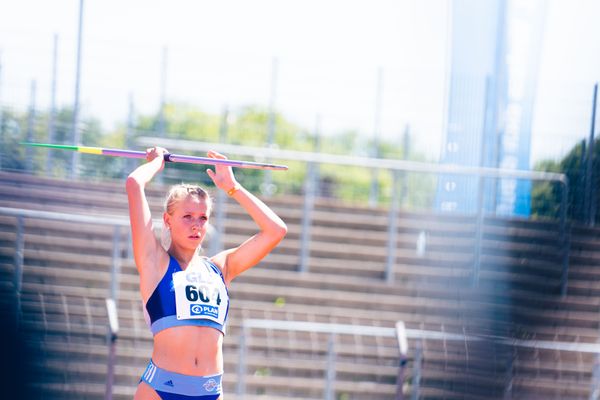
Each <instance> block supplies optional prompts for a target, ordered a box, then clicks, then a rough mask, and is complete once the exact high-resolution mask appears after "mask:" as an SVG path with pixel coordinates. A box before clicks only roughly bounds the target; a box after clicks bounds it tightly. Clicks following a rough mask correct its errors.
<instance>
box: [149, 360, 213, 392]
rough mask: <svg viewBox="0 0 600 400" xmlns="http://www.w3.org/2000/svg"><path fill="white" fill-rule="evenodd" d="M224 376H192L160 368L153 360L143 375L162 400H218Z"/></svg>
mask: <svg viewBox="0 0 600 400" xmlns="http://www.w3.org/2000/svg"><path fill="white" fill-rule="evenodd" d="M222 378H223V375H222V374H217V375H211V376H192V375H184V374H178V373H176V372H171V371H167V370H164V369H161V368H158V367H157V366H156V365H154V363H153V362H152V360H150V362H149V363H148V366H147V367H146V370H145V371H144V373H143V374H142V379H140V382H146V383H147V384H148V385H150V386H151V387H152V389H154V391H156V393H157V394H158V395H159V396H160V398H161V399H162V400H184V399H185V400H217V399H218V398H219V396H220V395H221V393H222V388H221V379H222Z"/></svg>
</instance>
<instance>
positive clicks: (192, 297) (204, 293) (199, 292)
mask: <svg viewBox="0 0 600 400" xmlns="http://www.w3.org/2000/svg"><path fill="white" fill-rule="evenodd" d="M185 297H186V298H187V299H188V301H191V302H196V301H198V299H200V301H201V302H203V303H209V302H210V297H211V296H210V294H209V289H208V288H207V287H206V286H200V287H199V288H197V287H196V286H194V285H187V286H186V287H185ZM212 297H213V298H215V297H216V303H217V305H220V304H221V293H219V289H217V288H215V291H214V293H213V296H212Z"/></svg>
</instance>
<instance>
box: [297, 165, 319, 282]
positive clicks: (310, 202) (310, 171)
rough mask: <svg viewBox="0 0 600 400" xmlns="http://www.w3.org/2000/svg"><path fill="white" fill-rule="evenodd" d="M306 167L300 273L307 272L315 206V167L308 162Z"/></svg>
mask: <svg viewBox="0 0 600 400" xmlns="http://www.w3.org/2000/svg"><path fill="white" fill-rule="evenodd" d="M306 167H307V171H306V180H305V181H304V182H305V183H304V204H303V206H302V230H301V232H302V233H301V237H300V272H308V265H309V258H310V227H311V225H312V212H313V209H314V204H315V181H316V179H315V177H316V165H315V164H314V163H312V162H309V163H308V164H307V166H306Z"/></svg>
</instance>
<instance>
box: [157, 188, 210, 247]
mask: <svg viewBox="0 0 600 400" xmlns="http://www.w3.org/2000/svg"><path fill="white" fill-rule="evenodd" d="M188 196H195V197H197V198H198V199H200V200H204V201H206V214H207V215H208V216H210V214H211V212H212V206H213V200H212V198H211V197H210V195H209V194H208V192H207V191H206V190H204V189H203V188H202V187H200V186H198V185H189V184H186V183H180V184H179V185H174V186H172V187H171V189H169V192H168V193H167V196H166V197H165V202H164V211H165V212H166V213H167V214H169V215H173V211H174V208H175V205H176V204H177V203H178V202H179V201H181V200H183V199H185V198H186V197H188ZM160 239H161V240H160V241H161V244H162V246H163V247H164V249H165V250H168V249H169V247H170V246H171V232H170V231H169V228H167V227H166V226H164V225H163V227H162V232H161V235H160ZM198 251H199V252H202V247H199V248H198Z"/></svg>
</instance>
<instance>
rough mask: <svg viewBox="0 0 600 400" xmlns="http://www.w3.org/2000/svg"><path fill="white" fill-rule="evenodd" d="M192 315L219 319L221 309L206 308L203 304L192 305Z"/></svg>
mask: <svg viewBox="0 0 600 400" xmlns="http://www.w3.org/2000/svg"><path fill="white" fill-rule="evenodd" d="M190 315H191V316H195V315H206V316H209V317H213V318H218V317H219V309H218V308H217V307H212V306H204V305H202V304H190Z"/></svg>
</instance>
